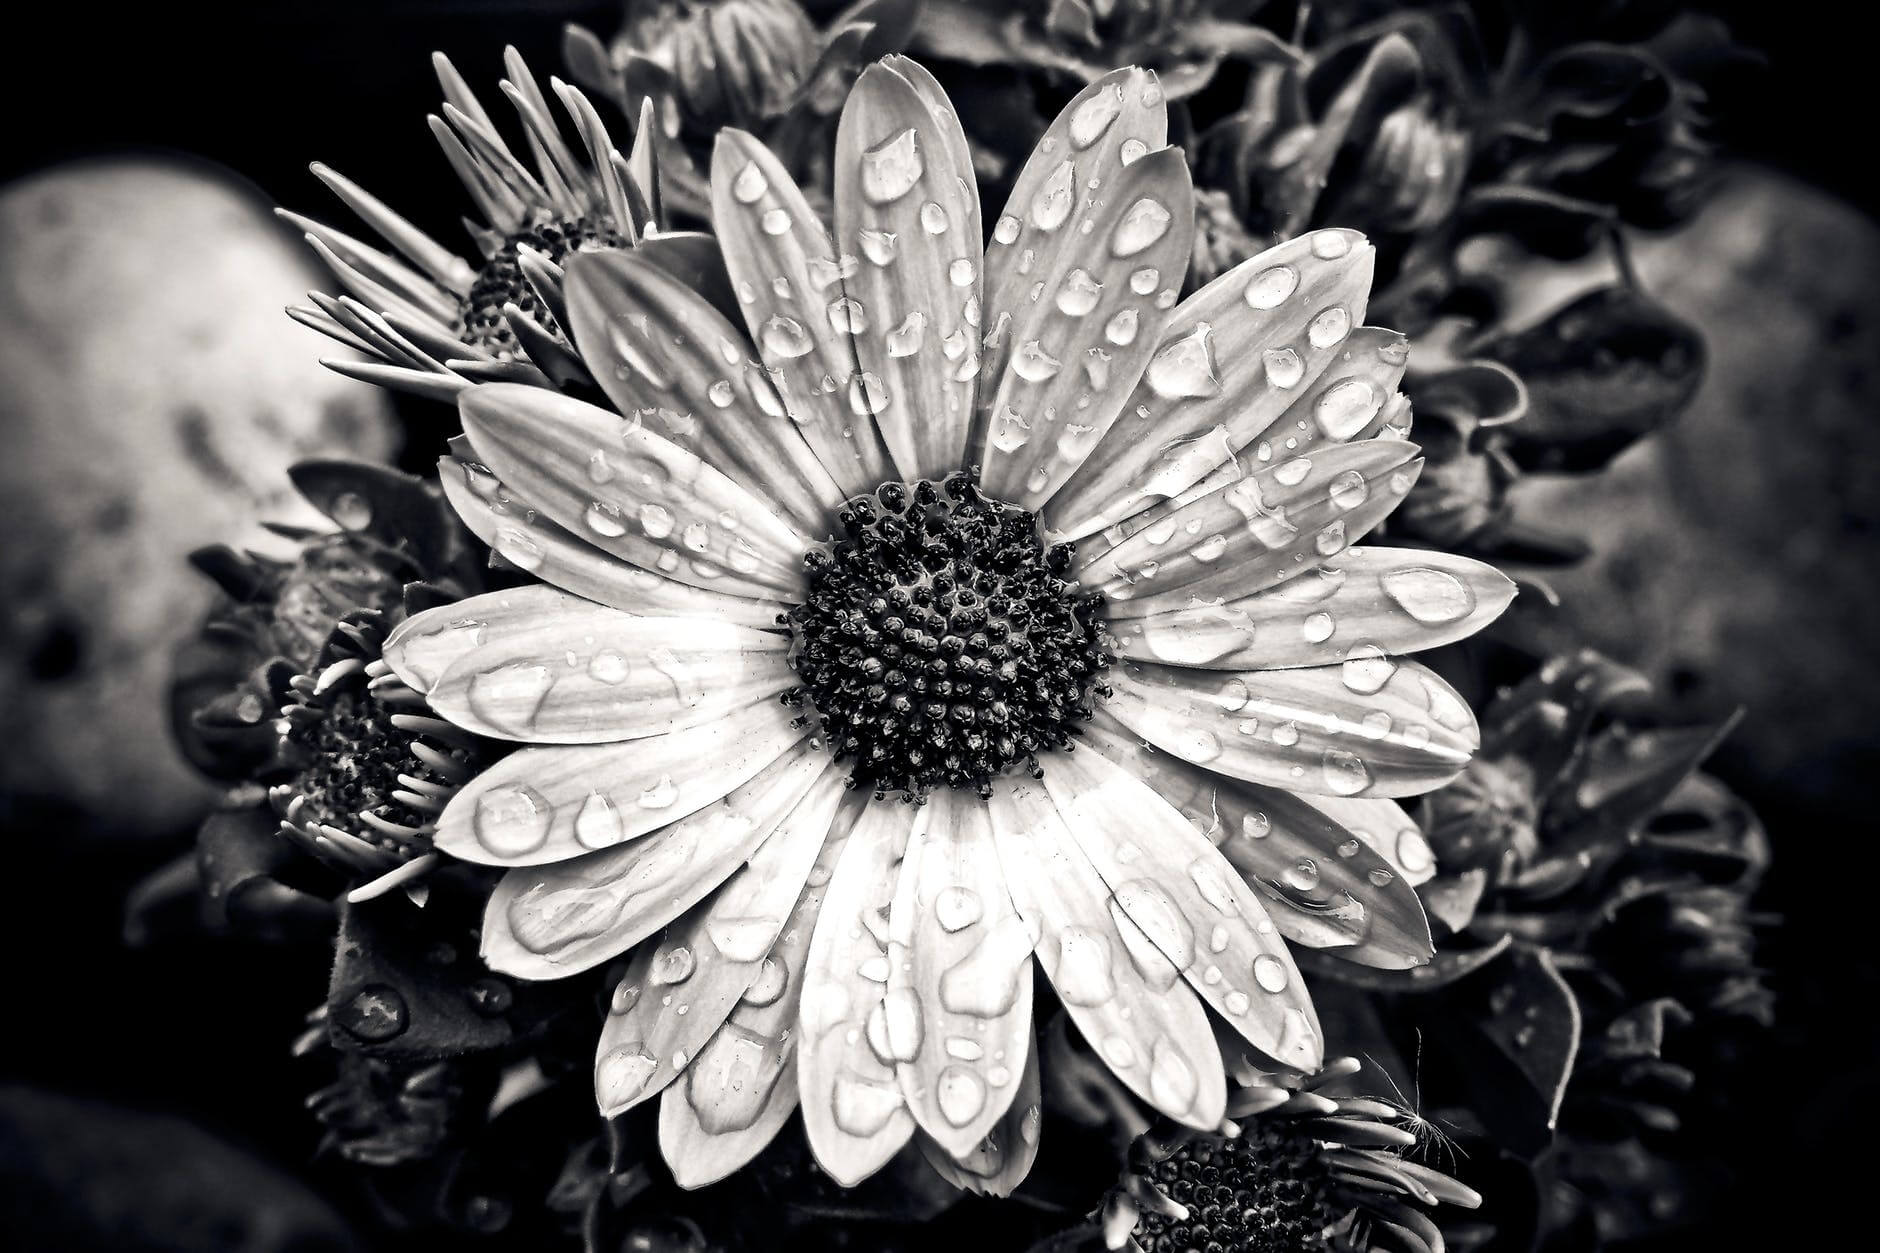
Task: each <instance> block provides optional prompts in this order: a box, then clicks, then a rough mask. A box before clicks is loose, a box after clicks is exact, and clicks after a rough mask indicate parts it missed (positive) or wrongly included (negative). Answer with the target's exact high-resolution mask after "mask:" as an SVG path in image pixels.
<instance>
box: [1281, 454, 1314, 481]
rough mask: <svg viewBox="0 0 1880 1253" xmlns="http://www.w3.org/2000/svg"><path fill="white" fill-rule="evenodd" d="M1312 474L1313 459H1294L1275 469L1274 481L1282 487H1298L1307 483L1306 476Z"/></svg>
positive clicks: (1283, 462) (1282, 463)
mask: <svg viewBox="0 0 1880 1253" xmlns="http://www.w3.org/2000/svg"><path fill="white" fill-rule="evenodd" d="M1310 473H1312V460H1311V458H1309V457H1294V458H1292V459H1290V460H1288V461H1282V462H1280V463H1279V464H1278V465H1276V466H1274V467H1273V481H1274V482H1275V483H1278V484H1279V485H1280V486H1282V487H1297V486H1299V485H1300V484H1301V483H1303V482H1305V481H1306V475H1308V474H1310Z"/></svg>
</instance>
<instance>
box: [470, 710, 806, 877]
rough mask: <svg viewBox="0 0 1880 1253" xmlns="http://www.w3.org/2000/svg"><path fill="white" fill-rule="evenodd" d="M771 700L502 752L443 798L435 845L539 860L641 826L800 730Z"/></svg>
mask: <svg viewBox="0 0 1880 1253" xmlns="http://www.w3.org/2000/svg"><path fill="white" fill-rule="evenodd" d="M793 719H794V715H792V714H791V712H790V711H789V710H787V709H784V708H782V707H781V706H780V705H778V704H777V703H776V702H774V701H767V702H765V703H764V704H761V705H750V706H746V707H745V708H743V709H739V710H737V711H735V712H734V713H732V714H731V715H730V716H728V717H725V718H722V719H720V720H719V721H717V722H710V723H707V724H705V725H704V726H699V727H688V728H686V729H685V730H683V731H672V732H669V733H668V734H665V735H656V736H653V737H651V738H650V739H644V740H633V741H630V742H628V743H625V744H595V745H591V746H590V745H584V746H580V747H567V746H562V745H553V746H546V747H541V748H525V749H522V750H521V751H519V752H515V753H511V754H510V755H509V756H507V757H505V758H503V759H502V760H501V761H499V762H497V763H496V764H495V765H493V766H491V767H490V768H489V769H487V770H485V771H484V772H483V773H482V774H479V775H478V776H477V777H476V778H475V779H473V780H471V781H470V782H469V783H467V784H465V785H464V787H463V788H462V789H461V790H460V791H459V792H458V793H457V795H455V796H454V797H452V798H451V802H450V804H449V805H447V806H445V809H444V812H443V814H442V815H440V816H439V818H438V820H437V837H436V841H437V847H438V848H440V849H442V850H443V851H444V852H446V853H449V854H450V855H451V856H453V857H460V858H462V859H463V860H465V861H474V862H481V863H483V864H485V865H490V866H541V865H546V864H547V863H549V862H556V861H562V860H564V859H566V858H569V857H579V856H581V855H582V854H583V853H591V852H593V851H595V850H596V849H602V848H606V847H608V846H609V845H613V844H618V843H620V842H621V841H622V840H630V839H632V838H634V837H635V836H639V835H644V834H646V833H647V832H648V831H655V830H658V829H659V828H660V827H663V826H665V825H666V824H668V823H670V822H673V821H674V820H676V819H678V818H681V817H684V816H685V815H686V814H689V813H692V812H693V811H695V810H698V809H701V808H703V807H704V806H706V805H709V804H711V803H712V802H714V801H716V800H719V799H720V798H722V797H723V796H725V794H726V793H728V792H730V791H731V790H732V789H733V788H735V787H739V786H741V785H742V784H744V783H745V782H747V781H748V780H750V779H751V778H752V777H753V776H754V775H756V774H757V773H758V772H759V771H761V770H763V769H764V768H765V767H767V766H769V765H771V763H773V762H775V761H776V760H777V759H778V758H779V757H782V756H784V755H785V753H786V751H787V750H789V749H790V748H791V746H792V745H795V744H797V743H798V742H799V741H801V740H802V739H803V738H804V737H805V736H807V735H808V734H809V730H808V728H807V727H798V726H792V725H791V723H792V721H793Z"/></svg>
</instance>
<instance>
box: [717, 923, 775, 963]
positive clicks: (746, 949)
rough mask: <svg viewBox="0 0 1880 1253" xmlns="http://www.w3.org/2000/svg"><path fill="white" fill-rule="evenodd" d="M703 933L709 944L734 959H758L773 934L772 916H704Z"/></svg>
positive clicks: (744, 960) (765, 951) (768, 949)
mask: <svg viewBox="0 0 1880 1253" xmlns="http://www.w3.org/2000/svg"><path fill="white" fill-rule="evenodd" d="M705 935H706V938H707V939H709V940H710V941H711V942H712V947H714V948H716V949H717V950H718V951H719V952H720V953H723V954H724V955H725V956H726V957H727V958H728V959H730V960H731V961H734V962H754V961H761V960H762V959H763V956H764V954H765V953H768V952H769V951H770V942H771V941H772V940H773V939H775V938H776V935H777V921H776V919H774V918H717V917H712V918H707V919H706V920H705Z"/></svg>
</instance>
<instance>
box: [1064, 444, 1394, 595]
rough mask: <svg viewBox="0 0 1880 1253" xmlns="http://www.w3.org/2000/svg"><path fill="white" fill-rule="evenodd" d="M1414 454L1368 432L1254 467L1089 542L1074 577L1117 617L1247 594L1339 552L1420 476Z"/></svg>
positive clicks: (1278, 581) (1374, 523)
mask: <svg viewBox="0 0 1880 1253" xmlns="http://www.w3.org/2000/svg"><path fill="white" fill-rule="evenodd" d="M1416 454H1417V447H1416V445H1414V444H1405V443H1401V442H1399V441H1397V440H1383V439H1372V440H1366V441H1364V442H1363V443H1361V444H1339V445H1334V446H1332V447H1330V448H1324V449H1320V450H1318V451H1316V452H1314V453H1313V454H1312V456H1310V457H1295V458H1291V459H1289V460H1287V461H1282V462H1281V463H1280V464H1278V465H1276V466H1269V467H1266V468H1263V469H1260V470H1256V471H1254V472H1253V473H1251V474H1248V475H1247V476H1246V477H1245V478H1241V479H1236V480H1235V481H1234V482H1233V483H1231V484H1229V485H1228V486H1226V487H1223V488H1221V489H1220V490H1218V491H1215V492H1213V493H1210V494H1209V495H1207V496H1203V497H1202V498H1201V499H1200V500H1197V501H1194V502H1193V503H1191V504H1187V505H1184V506H1182V507H1181V508H1180V509H1178V510H1176V511H1175V512H1174V513H1172V514H1170V515H1169V516H1168V517H1166V518H1164V519H1162V521H1160V522H1158V523H1156V524H1155V525H1153V526H1150V527H1147V528H1145V529H1143V530H1140V531H1137V532H1135V533H1134V534H1131V535H1126V536H1124V537H1123V538H1122V539H1121V540H1120V542H1118V543H1116V544H1115V546H1114V547H1110V548H1107V549H1106V548H1105V547H1104V546H1103V544H1102V543H1101V542H1100V541H1092V542H1091V543H1089V544H1088V545H1086V549H1087V551H1080V552H1079V553H1078V562H1077V565H1076V567H1075V570H1076V574H1077V577H1078V578H1079V579H1080V580H1081V581H1082V582H1083V583H1084V585H1085V586H1087V587H1091V588H1093V589H1094V590H1097V591H1100V592H1102V593H1103V594H1104V595H1105V596H1106V597H1108V598H1109V600H1110V601H1111V617H1113V618H1141V617H1146V616H1148V615H1150V614H1153V613H1159V612H1167V611H1169V610H1172V609H1185V608H1188V607H1189V606H1191V605H1192V604H1193V603H1194V602H1195V601H1197V600H1200V601H1202V602H1206V601H1209V600H1226V599H1235V598H1238V597H1241V596H1248V595H1251V594H1252V593H1254V592H1258V591H1262V590H1264V589H1266V588H1270V587H1273V586H1275V585H1276V584H1280V583H1282V582H1284V581H1285V580H1286V579H1289V578H1293V577H1295V576H1298V575H1300V574H1301V573H1303V572H1304V571H1306V570H1309V569H1312V568H1313V567H1315V566H1317V565H1319V564H1320V563H1322V562H1325V561H1328V560H1331V559H1332V558H1334V557H1337V556H1338V555H1339V554H1340V553H1342V552H1344V551H1345V549H1346V547H1347V546H1348V545H1349V544H1350V543H1351V542H1352V541H1353V540H1356V539H1358V538H1360V537H1362V536H1363V535H1365V534H1366V533H1367V532H1369V531H1370V530H1371V528H1372V527H1375V526H1376V525H1377V524H1378V523H1379V522H1381V521H1383V520H1384V518H1385V517H1386V516H1388V515H1389V513H1390V511H1391V510H1392V509H1395V508H1396V507H1397V505H1398V503H1399V502H1401V501H1402V499H1403V496H1404V493H1405V492H1408V491H1409V490H1410V486H1411V484H1413V483H1414V482H1415V481H1416V476H1417V472H1418V471H1419V470H1420V469H1421V468H1422V462H1421V461H1420V460H1419V459H1418V458H1417V455H1416Z"/></svg>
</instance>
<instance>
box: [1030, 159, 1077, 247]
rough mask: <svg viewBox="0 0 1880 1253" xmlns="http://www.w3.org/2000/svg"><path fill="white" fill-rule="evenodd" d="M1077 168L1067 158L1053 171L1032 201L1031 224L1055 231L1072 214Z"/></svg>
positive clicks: (1075, 196) (1043, 229) (1044, 229)
mask: <svg viewBox="0 0 1880 1253" xmlns="http://www.w3.org/2000/svg"><path fill="white" fill-rule="evenodd" d="M1076 186H1077V169H1076V167H1075V166H1074V165H1073V164H1072V163H1071V162H1070V160H1069V159H1066V160H1065V161H1064V163H1063V164H1061V165H1059V166H1058V167H1057V169H1055V170H1053V171H1052V172H1051V176H1050V177H1049V178H1047V179H1045V181H1044V186H1043V187H1041V188H1039V189H1038V194H1037V195H1036V196H1033V197H1032V201H1031V224H1032V225H1033V226H1035V227H1037V228H1038V229H1039V230H1041V231H1054V230H1056V229H1057V228H1058V227H1060V226H1062V225H1064V223H1065V221H1066V219H1068V218H1069V217H1070V215H1071V208H1072V206H1073V205H1074V204H1075V203H1076V198H1077V190H1076Z"/></svg>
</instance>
